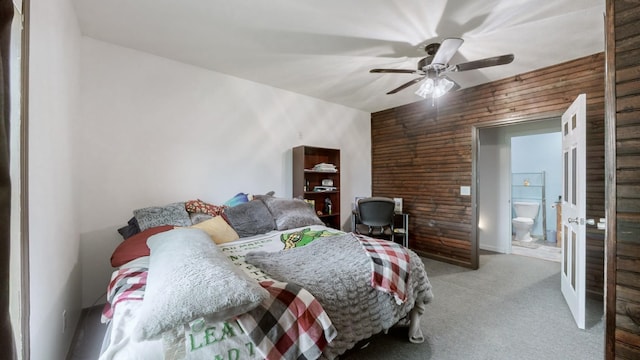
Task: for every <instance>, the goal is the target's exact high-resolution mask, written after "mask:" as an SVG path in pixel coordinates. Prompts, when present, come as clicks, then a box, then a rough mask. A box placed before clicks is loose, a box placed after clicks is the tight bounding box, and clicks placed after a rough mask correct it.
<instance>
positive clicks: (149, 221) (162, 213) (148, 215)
mask: <svg viewBox="0 0 640 360" xmlns="http://www.w3.org/2000/svg"><path fill="white" fill-rule="evenodd" d="M133 216H134V217H135V218H136V220H137V221H138V226H139V227H140V231H145V230H147V229H149V228H152V227H156V226H162V225H174V226H191V219H190V218H189V213H188V212H187V210H186V209H185V208H184V202H177V203H172V204H169V205H165V206H151V207H147V208H143V209H137V210H133Z"/></svg>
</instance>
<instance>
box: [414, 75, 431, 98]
mask: <svg viewBox="0 0 640 360" xmlns="http://www.w3.org/2000/svg"><path fill="white" fill-rule="evenodd" d="M433 89H434V82H433V79H426V80H425V81H424V82H422V84H421V85H420V87H419V88H418V90H416V95H418V96H422V97H423V98H426V97H427V96H428V95H429V94H431V93H432V92H433Z"/></svg>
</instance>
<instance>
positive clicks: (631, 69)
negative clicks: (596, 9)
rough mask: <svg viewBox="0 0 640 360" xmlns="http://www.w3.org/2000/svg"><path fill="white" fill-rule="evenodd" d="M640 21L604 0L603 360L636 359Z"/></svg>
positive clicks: (621, 0)
mask: <svg viewBox="0 0 640 360" xmlns="http://www.w3.org/2000/svg"><path fill="white" fill-rule="evenodd" d="M639 23H640V2H639V1H637V0H635V1H634V0H607V22H606V24H607V26H606V33H607V105H606V106H607V122H608V123H607V124H608V125H609V126H608V127H607V129H611V130H609V132H610V133H611V135H610V136H609V134H608V135H607V140H608V141H610V142H614V141H615V148H614V147H613V146H614V145H610V146H608V148H612V149H611V150H610V151H607V155H609V156H611V157H613V158H614V159H615V163H614V165H615V168H614V170H615V176H611V177H610V182H613V183H614V184H615V186H614V187H613V190H609V187H610V186H611V185H608V190H607V196H608V198H609V199H611V200H610V201H609V202H610V203H613V204H614V205H615V207H613V208H610V207H608V209H607V210H608V214H609V216H615V219H614V220H613V221H608V224H609V225H612V226H613V228H612V229H611V231H610V232H608V234H607V252H608V255H607V296H606V358H607V359H640V26H638V24H639ZM612 64H613V66H612ZM614 71H615V72H614ZM610 138H611V139H612V140H609V139H610ZM608 168H611V166H609V164H608ZM610 220H611V219H610Z"/></svg>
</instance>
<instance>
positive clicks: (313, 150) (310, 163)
mask: <svg viewBox="0 0 640 360" xmlns="http://www.w3.org/2000/svg"><path fill="white" fill-rule="evenodd" d="M292 152H293V164H292V165H293V166H292V168H293V194H292V195H293V197H295V198H301V199H305V200H306V201H309V202H313V203H314V204H315V205H314V206H315V211H316V213H317V214H318V217H320V219H321V220H322V221H323V222H324V223H325V224H326V225H327V226H329V227H332V228H334V229H340V228H341V226H340V150H337V149H329V148H319V147H313V146H304V145H302V146H297V147H294V148H293V151H292ZM320 163H328V164H333V165H335V166H336V168H337V169H338V171H337V172H326V171H314V170H312V169H313V167H314V166H315V165H317V164H320ZM322 180H331V181H333V186H334V187H335V188H336V190H335V191H313V190H314V188H315V187H316V186H323V185H322ZM325 199H329V200H330V201H331V213H329V212H328V211H327V209H326V207H325Z"/></svg>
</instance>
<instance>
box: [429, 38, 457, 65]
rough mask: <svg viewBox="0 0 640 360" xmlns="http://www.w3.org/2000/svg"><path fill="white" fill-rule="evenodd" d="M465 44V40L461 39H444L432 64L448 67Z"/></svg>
mask: <svg viewBox="0 0 640 360" xmlns="http://www.w3.org/2000/svg"><path fill="white" fill-rule="evenodd" d="M463 42H464V40H462V39H460V38H447V39H444V40H443V41H442V43H441V44H440V47H439V48H438V52H436V55H435V56H434V57H433V60H432V61H431V64H440V65H447V64H448V63H449V60H451V58H452V57H453V55H455V53H456V51H458V48H460V46H462V43H463Z"/></svg>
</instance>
